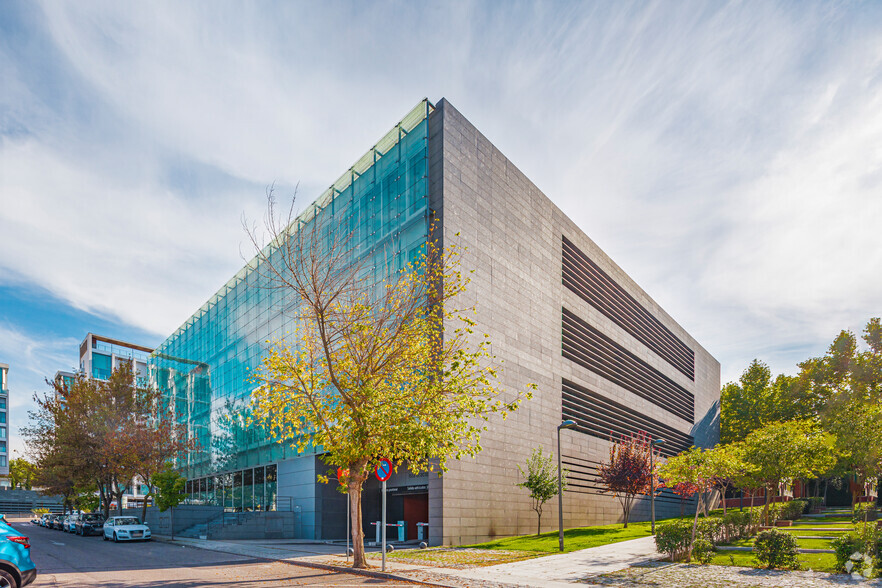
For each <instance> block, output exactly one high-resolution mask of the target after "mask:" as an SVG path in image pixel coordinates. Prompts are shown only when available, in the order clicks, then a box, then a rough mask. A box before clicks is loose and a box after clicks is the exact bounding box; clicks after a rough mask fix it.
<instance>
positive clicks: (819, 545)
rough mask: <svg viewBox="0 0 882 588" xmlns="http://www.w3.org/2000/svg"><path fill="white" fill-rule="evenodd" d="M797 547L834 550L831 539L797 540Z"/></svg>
mask: <svg viewBox="0 0 882 588" xmlns="http://www.w3.org/2000/svg"><path fill="white" fill-rule="evenodd" d="M796 545H797V546H798V547H800V548H802V549H833V548H832V547H831V546H830V540H829V539H797V540H796Z"/></svg>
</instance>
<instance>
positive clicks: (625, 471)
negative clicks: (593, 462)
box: [597, 431, 655, 529]
mask: <svg viewBox="0 0 882 588" xmlns="http://www.w3.org/2000/svg"><path fill="white" fill-rule="evenodd" d="M610 441H611V443H610V448H609V461H608V462H603V463H601V464H600V467H599V468H598V472H597V475H598V479H599V480H600V483H601V484H602V485H603V486H604V490H602V492H610V493H612V494H613V495H615V497H616V498H617V499H618V500H619V503H620V504H621V505H622V515H623V517H624V519H625V525H624V528H625V529H627V528H628V520H629V519H630V518H631V507H632V506H633V504H634V499H635V498H636V496H637V495H638V494H649V493H650V492H651V490H652V477H653V476H654V475H655V472H653V471H652V470H651V469H650V462H651V460H650V455H651V453H650V452H651V451H653V449H652V447H651V446H650V439H649V435H647V434H646V433H644V432H642V431H641V432H638V433H636V434H633V435H622V436H621V437H620V438H619V440H618V441H613V440H612V439H611V440H610Z"/></svg>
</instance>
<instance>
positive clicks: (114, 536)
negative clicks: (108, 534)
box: [113, 533, 119, 543]
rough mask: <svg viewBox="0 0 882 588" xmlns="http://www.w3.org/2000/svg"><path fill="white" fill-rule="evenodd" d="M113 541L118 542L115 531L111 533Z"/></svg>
mask: <svg viewBox="0 0 882 588" xmlns="http://www.w3.org/2000/svg"><path fill="white" fill-rule="evenodd" d="M113 542H114V543H119V537H117V536H116V533H114V534H113Z"/></svg>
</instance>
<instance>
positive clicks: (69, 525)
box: [61, 512, 82, 533]
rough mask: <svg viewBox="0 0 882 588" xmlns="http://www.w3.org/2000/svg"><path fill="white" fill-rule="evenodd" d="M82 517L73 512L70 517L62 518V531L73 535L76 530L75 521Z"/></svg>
mask: <svg viewBox="0 0 882 588" xmlns="http://www.w3.org/2000/svg"><path fill="white" fill-rule="evenodd" d="M81 516H82V515H81V514H80V513H78V512H75V513H74V514H72V515H68V516H67V517H65V518H64V522H63V523H62V529H61V530H62V531H64V532H65V533H73V532H74V531H76V530H77V521H78V520H79V519H80V517H81Z"/></svg>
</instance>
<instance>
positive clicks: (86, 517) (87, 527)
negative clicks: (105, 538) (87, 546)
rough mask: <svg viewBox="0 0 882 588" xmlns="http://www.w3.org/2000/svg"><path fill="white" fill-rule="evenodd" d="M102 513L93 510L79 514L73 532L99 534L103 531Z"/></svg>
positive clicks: (84, 534)
mask: <svg viewBox="0 0 882 588" xmlns="http://www.w3.org/2000/svg"><path fill="white" fill-rule="evenodd" d="M103 530H104V515H102V514H101V513H97V512H93V513H88V514H83V515H80V518H79V520H78V521H77V525H76V529H75V530H74V533H76V534H77V535H83V536H86V535H101V534H102V533H103V532H104V531H103Z"/></svg>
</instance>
